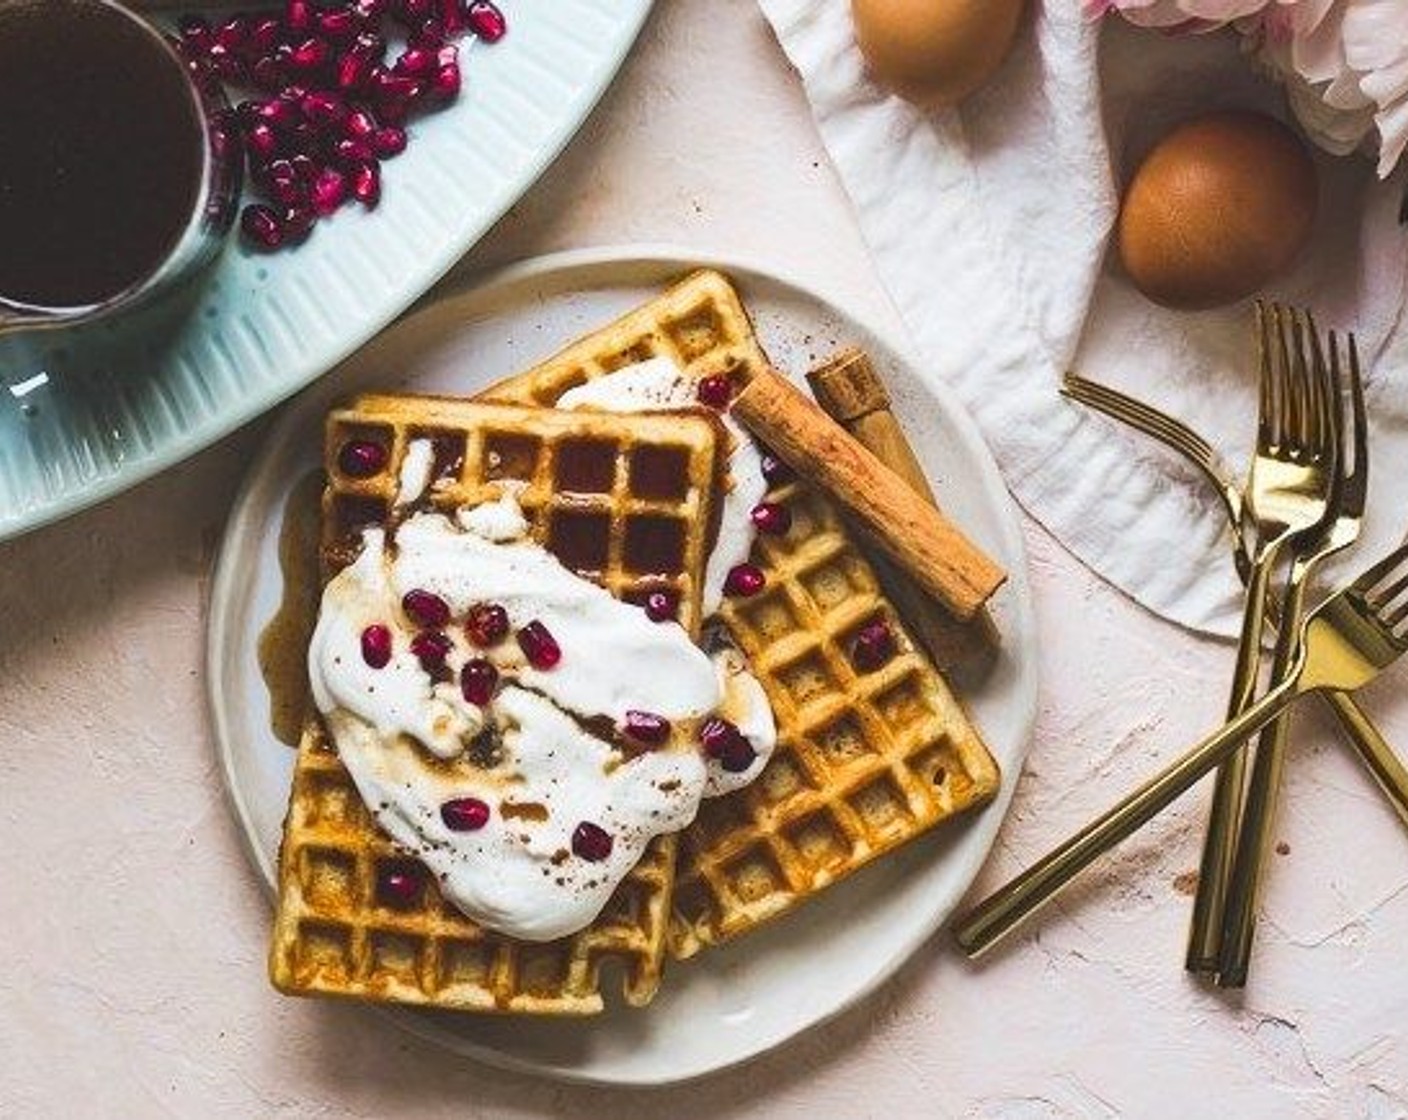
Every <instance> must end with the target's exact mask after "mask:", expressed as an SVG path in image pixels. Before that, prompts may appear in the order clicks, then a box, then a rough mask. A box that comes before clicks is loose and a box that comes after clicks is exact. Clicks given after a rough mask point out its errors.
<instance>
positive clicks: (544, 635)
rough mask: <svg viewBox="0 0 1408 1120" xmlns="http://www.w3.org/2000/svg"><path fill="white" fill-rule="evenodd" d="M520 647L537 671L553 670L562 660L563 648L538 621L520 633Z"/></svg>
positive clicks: (531, 623)
mask: <svg viewBox="0 0 1408 1120" xmlns="http://www.w3.org/2000/svg"><path fill="white" fill-rule="evenodd" d="M518 647H519V648H520V649H521V650H522V651H523V656H524V657H526V658H528V664H529V665H531V666H533V668H535V669H551V668H552V667H553V666H555V665H556V664H557V663H558V662H559V661H561V660H562V647H561V646H559V645H558V644H557V639H556V638H554V637H553V636H552V634H551V633H550V632H549V631H548V628H547V627H546V626H544V625H543V624H542V623H541V622H538V621H537V620H536V619H535V620H534V621H532V622H530V623H529V624H528V625H527V626H525V627H523V629H522V630H520V631H519V632H518Z"/></svg>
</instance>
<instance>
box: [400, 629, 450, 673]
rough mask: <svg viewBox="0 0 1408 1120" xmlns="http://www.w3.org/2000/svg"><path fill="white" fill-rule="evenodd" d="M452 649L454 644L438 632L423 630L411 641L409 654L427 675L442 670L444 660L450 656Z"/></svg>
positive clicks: (442, 633)
mask: <svg viewBox="0 0 1408 1120" xmlns="http://www.w3.org/2000/svg"><path fill="white" fill-rule="evenodd" d="M454 648H455V643H454V642H452V641H450V638H449V636H448V635H447V634H445V633H444V632H442V631H440V630H423V631H422V632H421V633H419V634H417V635H416V636H415V637H414V638H412V639H411V652H412V653H413V654H415V655H416V660H418V661H419V662H420V666H421V668H422V669H424V670H425V671H426V672H427V673H434V672H435V671H436V670H438V669H443V668H444V667H445V658H447V657H449V656H450V651H451V650H452V649H454Z"/></svg>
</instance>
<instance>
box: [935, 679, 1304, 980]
mask: <svg viewBox="0 0 1408 1120" xmlns="http://www.w3.org/2000/svg"><path fill="white" fill-rule="evenodd" d="M1298 688H1299V680H1298V678H1297V677H1292V678H1291V679H1289V680H1287V681H1286V682H1285V683H1283V684H1282V685H1280V686H1279V687H1277V688H1274V689H1272V690H1271V691H1270V692H1268V693H1267V694H1266V695H1265V696H1263V697H1262V698H1261V699H1260V700H1259V701H1257V702H1256V703H1255V704H1253V705H1252V706H1251V707H1250V708H1248V709H1247V710H1246V711H1244V712H1243V713H1242V714H1241V715H1239V716H1237V717H1236V718H1235V719H1233V720H1232V721H1231V722H1229V723H1228V724H1226V725H1225V726H1224V727H1223V728H1222V729H1221V730H1220V731H1216V732H1214V733H1213V734H1212V735H1210V736H1208V738H1206V739H1204V740H1203V741H1202V742H1201V743H1199V744H1198V745H1197V746H1195V747H1193V748H1192V749H1191V750H1189V751H1188V752H1187V753H1186V754H1184V755H1183V757H1181V758H1180V759H1178V760H1177V761H1176V762H1174V763H1172V764H1171V765H1170V766H1168V767H1166V768H1165V769H1164V770H1162V771H1161V772H1160V773H1158V774H1157V775H1155V776H1154V777H1153V778H1151V779H1150V780H1149V781H1147V782H1145V783H1144V784H1143V785H1142V786H1140V787H1139V788H1138V789H1137V790H1135V791H1134V792H1133V793H1131V794H1130V795H1129V796H1128V797H1126V798H1125V799H1124V800H1123V801H1121V802H1120V803H1119V804H1118V805H1116V806H1115V807H1114V808H1113V809H1111V810H1109V811H1108V812H1106V813H1105V814H1104V815H1103V816H1101V817H1099V818H1097V819H1096V820H1094V821H1092V822H1091V823H1090V824H1089V825H1087V826H1086V827H1085V828H1083V829H1082V830H1081V831H1080V832H1078V833H1077V834H1076V835H1075V836H1073V837H1071V839H1069V840H1067V841H1066V842H1065V843H1064V844H1062V845H1061V846H1060V847H1058V848H1055V849H1054V850H1052V851H1051V852H1050V853H1048V854H1047V855H1046V856H1044V857H1042V858H1041V859H1040V860H1038V861H1037V862H1036V863H1034V864H1033V865H1032V866H1031V867H1029V868H1028V869H1027V870H1026V871H1024V872H1022V873H1021V874H1020V875H1018V876H1017V877H1016V878H1015V879H1013V880H1012V881H1011V882H1010V883H1008V884H1007V885H1006V886H1005V887H1002V888H1000V889H999V890H998V891H996V892H995V893H994V894H992V895H990V896H989V897H988V898H986V899H984V900H983V901H982V902H980V903H979V904H978V905H977V906H976V907H974V908H973V910H971V911H970V912H969V913H968V915H967V916H966V917H965V918H964V919H963V920H962V921H961V922H959V924H958V926H957V927H956V928H955V930H954V938H955V939H956V940H957V942H958V945H959V947H960V948H961V949H962V950H963V951H964V952H965V953H966V954H967V955H968V956H970V957H977V956H980V955H982V954H983V953H985V952H986V951H987V950H988V949H991V948H992V947H993V946H994V945H995V944H997V942H999V941H1000V940H1002V938H1004V937H1005V936H1007V934H1009V933H1011V932H1012V930H1013V929H1015V928H1016V927H1017V925H1018V924H1020V923H1021V922H1022V921H1023V920H1024V919H1026V918H1028V917H1029V916H1031V915H1032V914H1033V913H1035V912H1036V911H1037V910H1039V909H1040V908H1041V907H1042V906H1044V905H1045V904H1046V903H1047V902H1049V901H1050V900H1051V899H1052V898H1054V897H1055V896H1056V894H1057V892H1059V891H1060V890H1061V889H1062V888H1063V887H1065V886H1066V884H1067V883H1069V882H1070V881H1071V879H1073V878H1074V877H1075V875H1076V874H1077V873H1078V872H1080V871H1082V870H1083V869H1084V868H1086V867H1088V866H1089V865H1090V864H1091V863H1093V862H1094V861H1095V859H1096V858H1097V857H1098V856H1100V855H1101V854H1103V853H1104V852H1107V851H1109V850H1110V849H1111V848H1113V847H1114V846H1115V845H1116V844H1118V843H1119V842H1120V841H1121V840H1123V839H1125V838H1126V837H1128V836H1129V835H1130V834H1132V833H1134V832H1136V831H1137V830H1138V829H1140V828H1142V827H1143V826H1144V825H1145V824H1146V823H1148V822H1149V821H1150V820H1152V819H1153V818H1154V817H1155V816H1156V815H1158V813H1159V812H1160V811H1161V810H1163V809H1164V808H1166V807H1167V806H1168V805H1170V804H1172V803H1173V802H1174V801H1176V800H1177V799H1178V798H1179V797H1180V796H1181V795H1182V794H1183V793H1185V792H1186V791H1187V790H1188V789H1189V787H1190V786H1192V785H1193V784H1194V783H1195V782H1196V781H1197V780H1198V779H1199V778H1201V777H1203V776H1204V775H1205V774H1207V773H1208V772H1209V771H1210V770H1212V768H1213V767H1214V766H1216V765H1217V764H1218V763H1219V762H1221V761H1223V760H1224V759H1225V758H1227V757H1228V756H1229V755H1230V754H1232V752H1233V751H1235V750H1236V749H1237V748H1238V747H1240V746H1241V745H1242V743H1243V742H1245V741H1246V740H1247V738H1249V737H1250V736H1252V735H1254V734H1256V732H1257V731H1259V730H1260V729H1261V728H1262V727H1264V726H1265V725H1266V724H1268V723H1269V722H1271V720H1273V719H1275V718H1276V716H1277V715H1278V714H1279V713H1280V712H1282V711H1284V710H1285V708H1286V707H1287V706H1288V705H1289V704H1290V703H1291V702H1292V701H1293V700H1294V699H1295V698H1296V696H1297V695H1298Z"/></svg>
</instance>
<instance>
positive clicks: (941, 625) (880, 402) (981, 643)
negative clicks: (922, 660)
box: [807, 347, 1001, 670]
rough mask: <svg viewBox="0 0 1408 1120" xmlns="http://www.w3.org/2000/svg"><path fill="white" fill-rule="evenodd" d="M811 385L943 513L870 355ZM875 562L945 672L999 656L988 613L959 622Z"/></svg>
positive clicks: (859, 354) (826, 371) (840, 360)
mask: <svg viewBox="0 0 1408 1120" xmlns="http://www.w3.org/2000/svg"><path fill="white" fill-rule="evenodd" d="M807 382H808V384H810V385H811V387H812V392H813V393H815V394H816V399H817V403H819V404H820V405H821V407H822V408H823V409H825V410H826V412H827V413H828V414H829V415H830V416H831V417H832V419H834V420H835V421H836V422H837V423H838V424H840V425H841V426H842V427H844V428H845V429H846V430H847V431H848V432H850V433H851V435H853V436H855V438H856V439H857V440H858V441H859V442H860V443H862V444H863V445H864V446H865V447H866V448H867V449H869V450H870V451H871V452H873V453H874V455H875V457H876V458H877V459H879V460H880V461H881V462H882V463H884V464H885V465H886V466H887V467H889V468H890V469H891V470H893V471H894V472H895V473H896V474H897V475H899V476H900V477H901V478H903V479H904V480H905V482H906V483H908V484H909V486H910V487H911V488H912V489H913V490H914V492H915V493H916V494H919V495H920V496H922V497H924V498H926V499H927V500H928V501H929V502H930V503H931V504H932V505H934V506H935V507H936V508H938V502H937V500H936V499H935V495H934V491H933V488H932V487H931V486H930V485H929V479H928V477H927V476H926V475H925V474H924V468H923V467H921V466H920V464H919V459H918V457H917V456H916V455H915V454H914V448H913V446H911V444H910V442H909V440H908V438H906V436H905V434H904V429H903V428H901V427H900V422H899V419H898V418H897V417H896V416H895V414H894V412H893V410H892V409H891V407H890V394H889V393H888V392H887V391H886V389H885V384H884V382H883V381H881V380H880V375H879V374H878V373H877V372H876V370H875V367H874V365H873V364H872V363H871V361H870V358H869V356H868V355H867V354H866V353H865V352H864V351H862V350H858V349H856V348H854V347H851V348H849V349H846V350H843V351H841V353H839V354H837V355H836V356H835V357H833V358H832V359H830V360H829V361H827V362H825V363H823V364H822V365H820V366H818V367H817V368H816V369H814V370H812V371H811V372H810V373H809V374H807ZM870 559H871V563H872V564H873V565H874V567H875V571H876V574H877V575H878V576H879V577H880V582H881V583H882V584H883V585H884V587H885V590H886V591H887V592H888V593H889V596H890V598H891V600H893V602H894V604H895V609H896V610H898V611H899V613H900V616H901V617H902V618H903V619H904V620H905V622H906V624H907V625H908V626H909V630H910V633H912V634H913V635H914V637H915V639H916V640H917V641H918V642H919V643H920V645H922V646H923V647H924V648H925V649H926V650H927V651H928V653H929V656H930V658H932V659H933V662H934V664H935V665H937V666H938V667H939V668H940V669H945V670H953V669H959V668H967V669H978V668H979V667H980V666H982V665H983V664H984V663H986V662H988V661H990V660H991V658H992V657H993V656H995V654H996V652H997V647H998V645H999V643H1000V641H1001V635H1000V634H999V633H998V630H997V626H996V625H995V624H994V623H993V620H992V615H991V614H989V613H988V611H987V608H985V607H984V608H982V609H980V610H979V611H978V612H977V613H976V614H975V615H974V616H973V617H972V618H971V619H969V620H968V621H963V620H961V619H958V618H956V617H955V616H954V615H952V614H950V613H949V612H948V611H947V610H945V609H944V607H943V606H942V605H940V604H939V603H938V602H937V601H936V600H934V599H932V598H930V597H929V596H928V595H927V594H925V592H924V591H923V590H922V589H921V588H920V587H919V585H918V584H916V583H915V582H914V580H912V579H911V578H910V577H909V576H908V575H907V574H906V573H905V572H903V571H901V570H900V569H899V568H898V567H896V566H895V564H894V563H893V562H892V561H891V560H890V559H889V557H888V556H885V555H884V554H883V553H879V552H878V550H877V552H876V554H875V555H872V556H871V558H870Z"/></svg>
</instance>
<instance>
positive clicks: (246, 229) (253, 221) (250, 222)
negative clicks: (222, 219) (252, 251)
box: [240, 205, 284, 249]
mask: <svg viewBox="0 0 1408 1120" xmlns="http://www.w3.org/2000/svg"><path fill="white" fill-rule="evenodd" d="M240 232H241V233H243V234H244V236H245V239H246V240H247V241H250V242H252V243H253V244H254V245H256V246H258V247H259V248H261V249H277V248H278V247H279V246H280V245H282V244H283V242H284V232H283V226H282V225H281V223H280V222H279V216H278V214H276V213H274V211H273V210H271V209H270V208H269V207H267V206H259V205H255V206H246V207H245V208H244V213H243V214H241V215H240Z"/></svg>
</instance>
